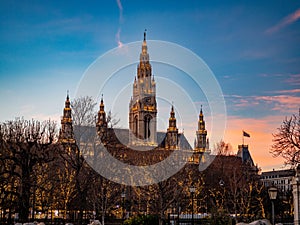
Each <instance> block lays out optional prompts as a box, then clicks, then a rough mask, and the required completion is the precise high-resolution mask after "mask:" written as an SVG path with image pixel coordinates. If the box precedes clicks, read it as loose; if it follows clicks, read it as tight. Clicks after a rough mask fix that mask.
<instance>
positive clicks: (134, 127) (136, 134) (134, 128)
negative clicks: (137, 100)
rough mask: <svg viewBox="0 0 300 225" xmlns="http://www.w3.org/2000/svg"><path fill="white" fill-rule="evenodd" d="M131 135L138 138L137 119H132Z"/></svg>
mask: <svg viewBox="0 0 300 225" xmlns="http://www.w3.org/2000/svg"><path fill="white" fill-rule="evenodd" d="M133 133H134V135H135V136H136V137H138V117H137V116H135V117H134V125H133Z"/></svg>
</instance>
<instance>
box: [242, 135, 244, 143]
mask: <svg viewBox="0 0 300 225" xmlns="http://www.w3.org/2000/svg"><path fill="white" fill-rule="evenodd" d="M242 136H243V147H244V131H242Z"/></svg>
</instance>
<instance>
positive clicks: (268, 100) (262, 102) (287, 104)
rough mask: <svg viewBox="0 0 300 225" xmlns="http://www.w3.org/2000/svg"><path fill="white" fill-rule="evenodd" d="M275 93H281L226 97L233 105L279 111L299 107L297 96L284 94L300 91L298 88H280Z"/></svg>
mask: <svg viewBox="0 0 300 225" xmlns="http://www.w3.org/2000/svg"><path fill="white" fill-rule="evenodd" d="M276 93H281V94H282V95H271V96H269V95H262V96H238V95H232V96H227V98H228V99H229V100H230V101H231V102H232V103H233V105H234V106H235V107H239V108H247V107H249V108H251V107H253V106H255V107H266V106H267V107H268V108H269V109H270V110H272V111H280V112H283V113H288V114H291V113H295V112H297V111H298V109H299V106H300V105H299V102H300V97H299V96H292V95H286V94H296V93H300V89H292V90H280V91H276Z"/></svg>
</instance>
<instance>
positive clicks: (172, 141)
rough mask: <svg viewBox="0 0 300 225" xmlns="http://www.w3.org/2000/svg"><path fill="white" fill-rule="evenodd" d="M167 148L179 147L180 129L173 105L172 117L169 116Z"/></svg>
mask: <svg viewBox="0 0 300 225" xmlns="http://www.w3.org/2000/svg"><path fill="white" fill-rule="evenodd" d="M165 148H166V149H177V148H178V129H177V127H176V118H175V112H174V107H173V105H172V108H171V112H170V118H169V128H168V130H167V134H166V140H165Z"/></svg>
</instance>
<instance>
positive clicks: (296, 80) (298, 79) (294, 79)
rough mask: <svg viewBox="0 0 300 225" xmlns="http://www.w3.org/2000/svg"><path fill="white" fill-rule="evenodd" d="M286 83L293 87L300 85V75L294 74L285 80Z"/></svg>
mask: <svg viewBox="0 0 300 225" xmlns="http://www.w3.org/2000/svg"><path fill="white" fill-rule="evenodd" d="M285 82H286V83H288V84H292V85H300V74H292V75H290V76H289V78H287V79H286V80H285Z"/></svg>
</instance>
